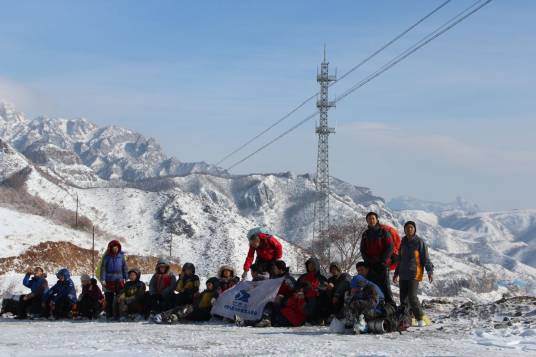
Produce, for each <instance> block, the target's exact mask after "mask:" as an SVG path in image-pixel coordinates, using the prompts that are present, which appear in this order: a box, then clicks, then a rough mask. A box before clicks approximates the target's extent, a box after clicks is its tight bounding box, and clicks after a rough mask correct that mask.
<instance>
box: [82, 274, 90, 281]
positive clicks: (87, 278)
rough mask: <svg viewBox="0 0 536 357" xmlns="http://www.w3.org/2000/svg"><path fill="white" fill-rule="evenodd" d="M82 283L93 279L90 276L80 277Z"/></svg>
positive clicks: (83, 275)
mask: <svg viewBox="0 0 536 357" xmlns="http://www.w3.org/2000/svg"><path fill="white" fill-rule="evenodd" d="M80 281H91V277H90V276H89V275H88V274H82V275H80Z"/></svg>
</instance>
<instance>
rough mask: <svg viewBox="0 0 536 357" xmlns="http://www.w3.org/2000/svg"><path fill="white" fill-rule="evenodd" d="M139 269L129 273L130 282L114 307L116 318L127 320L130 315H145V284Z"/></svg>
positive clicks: (118, 296)
mask: <svg viewBox="0 0 536 357" xmlns="http://www.w3.org/2000/svg"><path fill="white" fill-rule="evenodd" d="M140 278H141V272H140V270H139V269H130V270H129V271H128V281H127V283H126V284H125V287H124V289H123V290H122V291H121V292H120V293H119V295H117V297H116V299H115V302H114V304H115V306H114V317H115V318H117V317H119V318H120V319H126V318H127V316H128V315H135V314H138V315H145V314H146V311H145V310H146V309H145V290H146V289H147V288H146V286H145V283H144V282H143V281H141V280H140Z"/></svg>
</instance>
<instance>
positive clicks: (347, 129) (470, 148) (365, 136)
mask: <svg viewBox="0 0 536 357" xmlns="http://www.w3.org/2000/svg"><path fill="white" fill-rule="evenodd" d="M339 129H340V130H339V132H340V133H341V135H343V136H345V137H346V138H347V139H348V140H351V141H352V142H356V143H362V144H365V145H367V146H369V147H371V146H372V147H376V148H383V149H387V150H389V151H392V152H393V154H395V153H396V154H397V155H403V156H407V157H415V158H419V159H422V158H423V157H424V158H427V159H428V160H447V161H448V162H450V163H451V164H453V165H455V166H458V167H459V166H461V167H465V168H471V169H477V170H479V171H482V172H488V173H493V174H502V175H505V174H506V175H508V174H531V175H534V174H536V155H534V152H532V151H530V150H526V149H519V148H517V149H516V148H509V149H503V148H498V147H497V145H494V143H493V142H491V143H490V144H489V145H482V144H476V143H472V142H467V141H463V140H461V139H459V138H456V137H453V136H448V135H441V134H432V133H430V134H422V133H419V134H416V133H415V132H413V131H412V130H410V129H406V128H398V127H395V126H391V125H388V124H384V123H381V122H377V123H371V122H364V123H351V124H348V125H344V126H343V127H340V128H339ZM512 139H513V140H515V138H512Z"/></svg>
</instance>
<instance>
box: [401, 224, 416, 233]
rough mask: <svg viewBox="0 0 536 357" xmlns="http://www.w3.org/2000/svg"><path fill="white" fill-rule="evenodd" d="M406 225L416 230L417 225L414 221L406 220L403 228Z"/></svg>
mask: <svg viewBox="0 0 536 357" xmlns="http://www.w3.org/2000/svg"><path fill="white" fill-rule="evenodd" d="M406 226H413V228H414V229H415V232H417V225H416V224H415V222H413V221H407V222H406V224H404V228H406Z"/></svg>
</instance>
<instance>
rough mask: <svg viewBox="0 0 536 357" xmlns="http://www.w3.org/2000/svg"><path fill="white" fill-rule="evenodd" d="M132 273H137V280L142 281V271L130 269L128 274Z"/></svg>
mask: <svg viewBox="0 0 536 357" xmlns="http://www.w3.org/2000/svg"><path fill="white" fill-rule="evenodd" d="M130 273H136V280H140V277H141V271H140V270H139V269H138V268H133V269H130V270H129V271H128V273H127V274H128V275H130Z"/></svg>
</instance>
